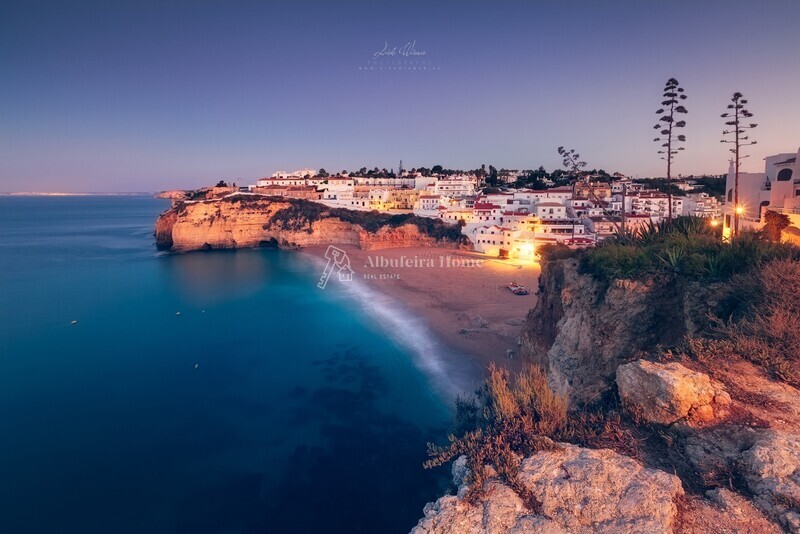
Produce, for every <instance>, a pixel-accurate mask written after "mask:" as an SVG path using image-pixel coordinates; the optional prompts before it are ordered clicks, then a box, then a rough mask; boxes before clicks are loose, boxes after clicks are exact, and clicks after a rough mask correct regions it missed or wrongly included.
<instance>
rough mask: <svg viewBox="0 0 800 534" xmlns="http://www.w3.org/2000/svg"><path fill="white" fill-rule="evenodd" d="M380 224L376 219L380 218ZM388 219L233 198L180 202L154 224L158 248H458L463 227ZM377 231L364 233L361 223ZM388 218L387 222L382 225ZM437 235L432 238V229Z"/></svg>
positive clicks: (269, 199) (303, 203) (278, 201)
mask: <svg viewBox="0 0 800 534" xmlns="http://www.w3.org/2000/svg"><path fill="white" fill-rule="evenodd" d="M380 217H382V218H383V219H378V220H377V222H376V221H375V220H374V219H375V218H380ZM406 219H407V220H408V222H407V223H404V222H403V221H404V220H400V221H399V222H398V220H397V219H392V217H391V216H389V215H380V214H370V213H368V212H352V211H350V210H343V209H329V208H327V207H326V206H323V205H321V204H317V203H313V202H310V201H305V200H298V199H282V198H277V197H252V196H232V197H226V198H222V199H216V200H211V201H199V202H182V203H178V204H177V205H176V206H174V207H173V208H171V209H169V210H167V211H166V212H164V213H163V214H161V216H160V217H159V218H158V221H157V222H156V230H155V236H156V245H157V246H158V247H159V248H160V249H166V250H173V251H178V252H181V251H189V250H199V249H228V248H249V247H258V246H264V245H271V246H278V247H287V248H292V247H303V246H311V245H330V244H343V245H357V246H359V247H360V248H362V249H364V250H376V249H381V248H393V247H410V246H439V247H458V246H461V244H462V238H461V236H460V232H459V229H458V228H457V227H450V226H449V225H447V224H446V223H443V222H441V221H433V220H430V221H425V224H424V225H423V224H422V223H420V224H415V222H418V221H417V219H418V218H414V217H410V216H409V217H406ZM367 220H368V221H369V222H370V223H371V224H372V225H373V226H375V228H374V229H373V228H372V227H370V230H369V231H368V230H366V229H365V228H364V226H363V225H362V224H360V222H361V221H367ZM382 220H385V221H386V222H385V224H381V221H382ZM429 229H433V230H435V231H437V232H438V234H437V235H432V234H431V233H430V232H429V231H428V230H429Z"/></svg>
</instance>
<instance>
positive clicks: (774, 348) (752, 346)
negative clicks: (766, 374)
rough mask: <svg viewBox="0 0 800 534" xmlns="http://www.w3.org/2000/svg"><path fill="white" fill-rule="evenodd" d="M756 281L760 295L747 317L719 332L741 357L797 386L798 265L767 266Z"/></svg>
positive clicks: (799, 356) (799, 352) (799, 376)
mask: <svg viewBox="0 0 800 534" xmlns="http://www.w3.org/2000/svg"><path fill="white" fill-rule="evenodd" d="M756 280H757V283H758V289H759V290H760V294H757V296H756V298H755V299H754V300H753V302H752V304H751V306H750V310H749V313H748V315H747V316H746V317H744V318H742V319H741V320H739V321H730V322H728V323H727V325H725V327H724V328H722V333H723V335H725V336H726V337H727V338H728V339H730V341H731V342H732V343H733V346H734V348H735V350H736V351H737V352H738V353H739V354H741V355H742V356H743V357H745V358H747V359H749V360H751V361H753V362H754V363H757V364H759V365H762V366H763V367H765V368H766V369H767V370H768V371H770V373H771V374H772V375H773V376H775V377H777V378H779V379H782V380H785V381H787V382H789V383H791V384H793V385H795V386H800V369H799V367H800V349H799V347H800V329H798V328H797V317H799V316H800V262H798V261H792V260H777V261H773V262H770V263H767V264H765V265H763V266H762V267H761V269H760V270H759V272H758V275H757V277H756Z"/></svg>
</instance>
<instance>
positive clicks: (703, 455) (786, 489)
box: [683, 424, 800, 533]
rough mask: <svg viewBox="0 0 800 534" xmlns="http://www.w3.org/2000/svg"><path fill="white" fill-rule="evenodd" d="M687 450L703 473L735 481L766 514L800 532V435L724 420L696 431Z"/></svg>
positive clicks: (688, 440)
mask: <svg viewBox="0 0 800 534" xmlns="http://www.w3.org/2000/svg"><path fill="white" fill-rule="evenodd" d="M683 431H686V429H683ZM684 453H685V455H686V457H687V458H688V459H689V461H690V462H692V464H693V465H694V466H695V467H696V468H697V470H698V471H699V472H705V473H708V472H717V473H720V474H721V475H722V476H723V477H725V478H726V479H729V481H728V482H727V483H730V481H731V480H735V481H736V483H737V484H738V485H739V486H740V489H741V490H742V491H744V492H745V493H746V494H748V496H749V497H750V499H751V501H752V503H753V504H754V505H755V506H756V507H758V508H759V509H760V510H761V511H762V512H764V514H766V515H767V516H768V517H770V518H772V519H773V520H774V521H776V522H777V523H779V524H780V525H782V526H783V527H784V528H785V529H787V530H789V531H790V532H795V533H800V434H795V433H791V432H785V431H779V430H775V429H754V428H752V427H750V426H740V425H733V424H732V425H721V426H719V427H716V428H712V429H710V430H708V431H701V432H691V433H690V434H689V435H688V436H687V437H686V438H685V447H684Z"/></svg>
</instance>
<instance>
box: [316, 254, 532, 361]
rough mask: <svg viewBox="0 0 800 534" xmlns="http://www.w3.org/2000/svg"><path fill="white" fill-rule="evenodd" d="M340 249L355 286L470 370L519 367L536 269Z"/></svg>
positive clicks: (479, 257)
mask: <svg viewBox="0 0 800 534" xmlns="http://www.w3.org/2000/svg"><path fill="white" fill-rule="evenodd" d="M339 248H341V249H343V250H345V251H346V253H347V256H348V259H349V261H350V265H351V267H352V269H353V271H354V272H353V279H354V280H356V281H363V282H364V283H366V284H367V285H368V286H369V287H370V288H372V289H374V290H376V291H378V292H380V293H382V294H384V295H387V296H389V297H390V298H392V299H393V300H396V301H397V302H398V303H399V304H400V305H402V307H404V308H405V309H407V310H408V311H409V312H410V313H412V314H414V315H415V316H417V317H419V318H421V319H422V320H424V322H425V323H426V324H427V325H428V326H429V327H430V329H431V331H432V332H433V333H434V334H435V335H436V336H437V337H438V338H439V339H440V340H441V342H442V343H443V344H445V345H446V346H447V347H448V348H450V349H452V350H453V351H454V352H455V353H457V354H459V355H463V356H464V357H466V358H468V359H469V360H470V362H469V363H470V364H471V365H475V364H477V365H478V366H480V367H481V368H486V366H487V365H488V364H489V363H490V362H495V363H498V364H500V365H502V366H505V367H508V368H510V369H515V368H517V366H518V362H519V360H518V354H519V346H518V339H519V336H520V334H521V329H522V326H523V324H524V322H525V317H526V315H527V313H528V311H529V310H530V309H531V308H533V307H534V305H535V304H536V295H535V293H536V289H537V287H538V277H539V266H538V264H535V263H531V262H530V261H520V260H500V259H497V258H488V257H486V256H484V255H483V254H477V253H474V252H468V251H462V250H454V249H447V248H424V247H418V248H393V249H383V250H372V251H366V250H360V249H358V248H357V247H355V246H341V247H339ZM326 250H327V247H308V248H306V249H304V250H303V253H304V254H310V255H312V256H314V257H317V258H320V259H325V252H326ZM333 278H335V277H333ZM512 281H513V282H517V283H518V284H522V285H524V286H525V287H526V288H527V289H528V291H529V292H530V293H529V294H528V295H523V296H518V295H514V294H513V293H512V292H511V291H510V290H509V289H508V288H507V287H506V286H507V285H508V284H509V283H510V282H512ZM331 283H334V282H331ZM336 283H341V282H338V281H336Z"/></svg>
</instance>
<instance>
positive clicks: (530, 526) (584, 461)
mask: <svg viewBox="0 0 800 534" xmlns="http://www.w3.org/2000/svg"><path fill="white" fill-rule="evenodd" d="M458 476H459V477H463V475H462V470H461V468H459V469H458ZM462 480H463V478H462ZM519 481H520V483H521V484H522V485H523V486H525V487H526V488H527V489H528V490H530V492H531V494H532V495H533V496H534V497H535V498H536V499H538V500H539V501H540V502H541V504H542V509H541V513H540V514H537V513H534V512H532V511H531V510H529V509H528V508H526V507H525V504H524V503H523V501H522V499H521V498H520V497H519V495H518V494H517V493H516V492H515V491H514V490H512V489H511V488H510V487H509V486H507V485H506V484H504V483H502V482H501V481H500V480H498V479H496V478H495V479H490V480H489V481H487V482H486V484H485V485H484V492H483V495H482V497H480V498H479V499H478V501H477V502H476V503H474V504H471V503H468V502H467V501H466V500H464V498H463V495H464V493H465V492H464V491H463V490H464V487H463V485H462V487H461V488H460V490H459V492H458V495H457V496H452V495H448V496H445V497H442V498H440V499H439V500H437V501H436V502H434V503H429V504H427V505H426V506H425V509H424V514H425V517H423V518H422V519H421V520H420V521H419V523H418V524H417V526H416V527H415V528H414V529H413V531H412V532H414V533H416V534H424V533H431V534H433V533H453V532H458V533H459V534H469V533H487V534H488V533H508V532H511V533H523V532H543V533H553V534H556V533H566V532H570V533H590V532H601V533H602V532H608V533H611V532H615V533H616V532H633V533H636V532H641V533H645V532H646V533H654V532H672V530H673V527H674V524H675V520H676V516H677V507H676V505H675V498H676V497H677V496H679V495H682V494H683V487H682V486H681V482H680V479H678V477H676V476H674V475H670V474H668V473H665V472H663V471H658V470H655V469H647V468H645V467H643V466H642V465H641V464H640V463H639V462H637V461H636V460H633V459H631V458H628V457H626V456H622V455H620V454H617V453H615V452H613V451H611V450H608V449H600V450H594V449H585V448H581V447H577V446H575V445H569V444H564V443H559V444H558V445H557V448H555V449H553V450H546V451H541V452H537V453H536V454H534V455H532V456H530V457H528V458H526V459H524V460H523V461H522V464H521V469H520V474H519Z"/></svg>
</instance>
